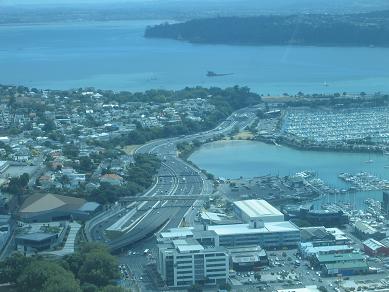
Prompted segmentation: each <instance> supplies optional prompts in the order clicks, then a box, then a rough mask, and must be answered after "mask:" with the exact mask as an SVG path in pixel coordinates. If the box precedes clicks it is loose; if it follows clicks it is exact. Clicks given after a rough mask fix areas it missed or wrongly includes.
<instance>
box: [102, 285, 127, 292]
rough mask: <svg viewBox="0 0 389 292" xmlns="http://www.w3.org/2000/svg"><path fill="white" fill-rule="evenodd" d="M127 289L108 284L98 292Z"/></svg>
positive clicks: (114, 291)
mask: <svg viewBox="0 0 389 292" xmlns="http://www.w3.org/2000/svg"><path fill="white" fill-rule="evenodd" d="M125 291H127V290H124V289H123V288H122V287H118V286H113V285H108V286H105V287H103V288H101V289H100V290H99V292H125Z"/></svg>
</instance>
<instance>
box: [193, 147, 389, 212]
mask: <svg viewBox="0 0 389 292" xmlns="http://www.w3.org/2000/svg"><path fill="white" fill-rule="evenodd" d="M189 159H190V160H191V161H193V162H194V163H195V164H196V165H198V166H199V167H200V168H201V169H205V170H207V171H208V172H210V173H212V174H214V175H215V176H218V177H223V178H239V177H241V176H242V177H243V178H251V177H256V176H265V175H279V176H287V175H293V174H295V173H297V172H300V171H304V170H310V171H314V172H315V173H316V175H317V177H318V178H320V179H322V180H323V181H324V182H325V183H327V184H328V185H329V186H332V187H336V188H339V189H346V188H349V187H350V186H351V185H350V184H346V183H345V182H344V181H342V180H341V179H340V178H339V177H338V175H339V174H340V173H346V172H347V173H352V174H356V173H360V172H367V173H371V174H373V175H375V176H377V177H379V178H381V179H389V169H388V168H385V166H387V165H388V164H389V156H388V155H382V154H367V153H344V152H317V151H301V150H296V149H292V148H288V147H285V146H275V145H270V144H264V143H261V142H251V141H227V142H226V141H222V142H213V143H210V144H205V145H203V146H202V147H201V148H200V150H198V151H196V152H195V153H193V154H192V155H191V156H190V158H189ZM367 198H373V199H375V200H381V198H382V191H369V192H356V193H346V194H344V195H337V196H334V195H331V196H326V197H323V198H321V200H320V203H323V202H335V201H338V202H339V201H345V202H346V201H347V202H350V203H352V204H354V205H355V207H361V206H362V205H363V202H364V200H366V199H367Z"/></svg>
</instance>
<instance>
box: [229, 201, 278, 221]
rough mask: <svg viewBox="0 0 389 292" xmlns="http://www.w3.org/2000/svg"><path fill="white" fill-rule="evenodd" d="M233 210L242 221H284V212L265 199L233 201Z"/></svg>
mask: <svg viewBox="0 0 389 292" xmlns="http://www.w3.org/2000/svg"><path fill="white" fill-rule="evenodd" d="M233 208H234V212H235V214H236V215H237V216H238V217H239V218H241V219H242V220H243V221H244V222H250V221H252V220H262V221H263V222H279V221H284V214H282V213H281V212H280V211H279V210H277V209H276V208H274V207H273V206H272V205H270V204H269V203H268V202H266V201H265V200H244V201H236V202H234V206H233Z"/></svg>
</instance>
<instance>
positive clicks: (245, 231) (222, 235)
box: [208, 221, 300, 249]
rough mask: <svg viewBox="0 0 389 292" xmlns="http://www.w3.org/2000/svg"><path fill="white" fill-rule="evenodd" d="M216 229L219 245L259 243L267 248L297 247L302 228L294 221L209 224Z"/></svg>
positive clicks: (209, 228)
mask: <svg viewBox="0 0 389 292" xmlns="http://www.w3.org/2000/svg"><path fill="white" fill-rule="evenodd" d="M208 230H212V231H215V233H216V235H217V237H218V241H219V245H220V246H225V247H230V246H247V245H259V246H261V247H263V248H265V249H269V248H270V249H276V248H282V247H295V246H297V244H298V243H299V242H300V230H299V228H298V227H296V226H295V225H294V224H293V223H291V222H288V221H283V222H262V221H253V222H250V223H249V224H232V225H215V226H208Z"/></svg>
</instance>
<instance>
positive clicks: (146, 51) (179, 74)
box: [0, 20, 389, 94]
mask: <svg viewBox="0 0 389 292" xmlns="http://www.w3.org/2000/svg"><path fill="white" fill-rule="evenodd" d="M161 22H162V21H161V20H155V21H150V20H147V21H140V20H136V21H135V20H134V21H121V22H96V23H87V22H81V23H74V24H70V23H66V24H40V25H19V26H17V25H14V26H1V27H0V39H1V42H0V68H1V70H0V83H2V84H18V85H26V86H31V87H38V88H52V89H68V88H78V87H88V86H94V87H96V88H103V89H113V90H130V91H138V90H145V89H151V88H165V89H179V88H183V87H185V86H197V85H200V86H206V87H209V86H220V87H226V86H232V85H236V84H238V85H241V86H248V87H250V88H252V89H253V90H254V91H256V92H258V93H262V94H268V93H270V94H282V93H284V92H287V93H292V94H295V93H297V92H298V91H303V92H306V93H307V92H316V93H322V92H343V91H346V92H361V91H365V92H376V91H381V92H389V58H387V56H388V55H389V48H338V47H336V48H334V47H331V48H330V47H293V46H279V47H278V46H277V47H274V46H273V47H266V46H265V47H256V46H227V45H198V44H197V45H195V44H190V43H185V42H179V41H174V40H161V39H145V38H144V37H143V33H144V29H145V27H146V26H147V25H152V24H157V23H161ZM207 71H215V72H219V73H234V74H233V75H229V76H223V77H207V76H206V72H207Z"/></svg>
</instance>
